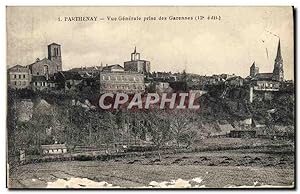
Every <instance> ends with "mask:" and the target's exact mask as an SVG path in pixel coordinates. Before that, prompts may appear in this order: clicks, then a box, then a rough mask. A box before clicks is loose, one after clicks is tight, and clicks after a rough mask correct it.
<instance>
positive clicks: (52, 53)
mask: <svg viewBox="0 0 300 194" xmlns="http://www.w3.org/2000/svg"><path fill="white" fill-rule="evenodd" d="M48 59H49V60H51V61H54V62H55V63H56V64H57V70H58V71H62V60H61V46H60V45H59V44H56V43H52V44H49V45H48Z"/></svg>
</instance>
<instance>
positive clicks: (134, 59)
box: [124, 47, 150, 74]
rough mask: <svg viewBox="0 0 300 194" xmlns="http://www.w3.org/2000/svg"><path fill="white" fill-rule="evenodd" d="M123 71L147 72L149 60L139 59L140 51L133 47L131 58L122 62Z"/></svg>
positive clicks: (148, 70)
mask: <svg viewBox="0 0 300 194" xmlns="http://www.w3.org/2000/svg"><path fill="white" fill-rule="evenodd" d="M124 69H125V71H135V72H139V73H144V74H147V73H149V72H150V61H146V60H141V59H140V53H138V52H137V51H136V47H135V48H134V51H133V53H131V60H130V61H126V62H124Z"/></svg>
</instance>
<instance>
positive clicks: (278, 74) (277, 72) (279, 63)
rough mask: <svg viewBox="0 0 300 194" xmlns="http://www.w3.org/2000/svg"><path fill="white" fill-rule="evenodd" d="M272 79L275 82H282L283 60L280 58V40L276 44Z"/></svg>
mask: <svg viewBox="0 0 300 194" xmlns="http://www.w3.org/2000/svg"><path fill="white" fill-rule="evenodd" d="M273 79H274V80H276V81H283V79H284V72H283V60H282V56H281V48H280V39H279V42H278V47H277V55H276V58H275V64H274V70H273Z"/></svg>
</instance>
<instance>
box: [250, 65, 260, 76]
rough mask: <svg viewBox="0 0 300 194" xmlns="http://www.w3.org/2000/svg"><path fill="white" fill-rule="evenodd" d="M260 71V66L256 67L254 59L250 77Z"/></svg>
mask: <svg viewBox="0 0 300 194" xmlns="http://www.w3.org/2000/svg"><path fill="white" fill-rule="evenodd" d="M258 73H259V67H256V65H255V61H254V62H253V64H252V65H251V67H250V77H255V75H256V74H258Z"/></svg>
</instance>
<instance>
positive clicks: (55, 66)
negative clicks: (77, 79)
mask: <svg viewBox="0 0 300 194" xmlns="http://www.w3.org/2000/svg"><path fill="white" fill-rule="evenodd" d="M29 69H30V72H31V74H32V75H34V76H35V75H44V76H49V75H54V73H57V72H59V71H62V59H61V46H60V45H59V44H56V43H52V44H50V45H48V58H43V59H42V60H40V59H39V58H37V59H36V61H35V62H34V63H32V64H30V65H29Z"/></svg>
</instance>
